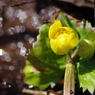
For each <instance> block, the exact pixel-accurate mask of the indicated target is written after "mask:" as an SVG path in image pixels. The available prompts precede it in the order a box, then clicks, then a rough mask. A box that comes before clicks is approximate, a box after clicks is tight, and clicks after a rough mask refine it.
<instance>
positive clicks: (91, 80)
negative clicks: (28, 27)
mask: <svg viewBox="0 0 95 95" xmlns="http://www.w3.org/2000/svg"><path fill="white" fill-rule="evenodd" d="M94 31H95V30H93V27H92V26H91V24H90V23H89V22H88V21H86V22H85V24H84V25H83V24H80V25H79V26H77V23H76V22H75V21H74V20H70V19H68V17H67V16H65V15H64V14H63V13H59V15H58V16H57V18H56V20H55V22H54V23H47V24H44V25H43V26H42V27H41V28H40V30H39V35H38V36H37V41H36V42H35V43H33V48H32V49H31V53H30V54H29V55H28V57H27V61H26V66H25V68H24V73H25V82H26V83H27V84H28V85H33V86H36V87H37V86H38V87H39V88H40V89H41V90H44V89H46V88H47V87H48V86H51V87H54V86H55V85H56V83H57V82H58V80H59V79H60V78H61V77H62V76H63V75H64V83H63V85H64V86H63V95H74V94H75V80H76V79H75V70H76V71H77V80H76V83H78V82H79V87H82V89H83V92H84V91H85V90H87V89H88V91H89V92H90V93H93V92H94V89H95V54H94V53H95V32H94Z"/></svg>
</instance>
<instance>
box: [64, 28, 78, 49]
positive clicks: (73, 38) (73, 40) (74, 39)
mask: <svg viewBox="0 0 95 95" xmlns="http://www.w3.org/2000/svg"><path fill="white" fill-rule="evenodd" d="M63 28H64V29H65V31H67V34H68V38H67V39H68V41H67V42H68V43H69V47H70V48H71V49H73V48H74V47H75V46H76V45H77V44H78V42H79V38H78V34H77V33H76V31H74V30H73V29H72V28H70V27H63Z"/></svg>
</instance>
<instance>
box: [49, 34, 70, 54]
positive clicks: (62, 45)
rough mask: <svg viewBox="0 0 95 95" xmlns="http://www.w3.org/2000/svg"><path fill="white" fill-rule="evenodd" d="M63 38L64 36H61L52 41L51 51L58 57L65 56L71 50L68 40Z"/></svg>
mask: <svg viewBox="0 0 95 95" xmlns="http://www.w3.org/2000/svg"><path fill="white" fill-rule="evenodd" d="M62 36H63V35H61V36H60V37H58V38H57V39H51V40H50V45H51V49H52V50H53V52H54V53H56V54H57V55H64V54H66V53H67V52H68V51H69V50H70V49H69V46H68V43H67V39H66V38H64V37H62Z"/></svg>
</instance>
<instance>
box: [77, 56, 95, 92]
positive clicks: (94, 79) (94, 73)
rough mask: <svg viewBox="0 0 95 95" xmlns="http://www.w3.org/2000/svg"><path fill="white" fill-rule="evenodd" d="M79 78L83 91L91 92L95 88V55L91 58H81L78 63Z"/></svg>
mask: <svg viewBox="0 0 95 95" xmlns="http://www.w3.org/2000/svg"><path fill="white" fill-rule="evenodd" d="M77 70H78V80H79V85H80V87H82V88H83V91H85V90H87V89H88V91H89V92H90V93H93V92H94V89H95V56H94V57H93V58H91V59H88V60H87V59H85V60H83V59H80V62H78V63H77Z"/></svg>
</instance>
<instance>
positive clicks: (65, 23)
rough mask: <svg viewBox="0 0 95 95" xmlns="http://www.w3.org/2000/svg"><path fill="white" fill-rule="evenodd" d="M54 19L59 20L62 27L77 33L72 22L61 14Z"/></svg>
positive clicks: (74, 23) (75, 26)
mask: <svg viewBox="0 0 95 95" xmlns="http://www.w3.org/2000/svg"><path fill="white" fill-rule="evenodd" d="M56 19H58V20H60V21H61V23H62V25H63V26H67V27H71V28H72V29H74V30H75V31H76V32H77V33H78V30H77V25H76V22H75V21H74V20H70V19H69V18H68V17H67V16H66V15H64V14H63V13H59V15H58V16H57V18H56Z"/></svg>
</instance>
